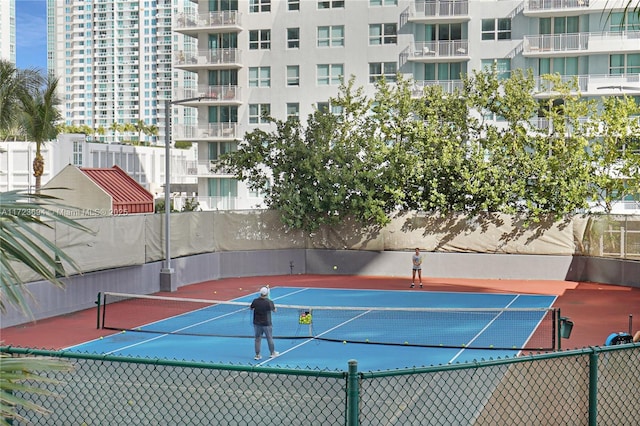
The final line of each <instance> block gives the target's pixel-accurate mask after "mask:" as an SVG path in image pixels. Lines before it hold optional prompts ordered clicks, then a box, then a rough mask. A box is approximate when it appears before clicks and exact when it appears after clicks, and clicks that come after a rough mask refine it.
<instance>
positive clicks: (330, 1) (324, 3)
mask: <svg viewBox="0 0 640 426" xmlns="http://www.w3.org/2000/svg"><path fill="white" fill-rule="evenodd" d="M338 8H344V0H318V9H338Z"/></svg>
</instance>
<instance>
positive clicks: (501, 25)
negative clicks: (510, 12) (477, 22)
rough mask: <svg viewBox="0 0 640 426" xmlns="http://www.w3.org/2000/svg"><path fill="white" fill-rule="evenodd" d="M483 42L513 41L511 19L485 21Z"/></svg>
mask: <svg viewBox="0 0 640 426" xmlns="http://www.w3.org/2000/svg"><path fill="white" fill-rule="evenodd" d="M482 39H483V40H511V19H509V18H498V19H483V20H482Z"/></svg>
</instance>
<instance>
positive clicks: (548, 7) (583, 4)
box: [524, 0, 589, 13]
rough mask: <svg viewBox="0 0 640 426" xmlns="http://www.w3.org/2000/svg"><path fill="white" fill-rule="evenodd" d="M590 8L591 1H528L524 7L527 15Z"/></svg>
mask: <svg viewBox="0 0 640 426" xmlns="http://www.w3.org/2000/svg"><path fill="white" fill-rule="evenodd" d="M588 8H589V0H527V1H526V2H525V5H524V10H525V13H526V12H528V11H531V12H543V11H553V10H564V9H588Z"/></svg>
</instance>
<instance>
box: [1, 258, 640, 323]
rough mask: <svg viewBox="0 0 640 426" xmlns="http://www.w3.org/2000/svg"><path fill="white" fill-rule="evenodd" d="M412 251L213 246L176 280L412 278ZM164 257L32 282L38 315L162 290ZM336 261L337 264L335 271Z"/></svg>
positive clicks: (429, 265) (562, 275)
mask: <svg viewBox="0 0 640 426" xmlns="http://www.w3.org/2000/svg"><path fill="white" fill-rule="evenodd" d="M411 254H412V252H392V251H385V252H374V251H356V250H350V251H345V250H309V249H290V250H256V251H238V252H215V253H206V254H200V255H196V256H189V257H182V258H177V259H173V260H172V262H171V267H172V268H173V269H174V271H175V280H176V286H177V287H182V286H184V285H188V284H194V283H199V282H203V281H209V280H217V279H221V278H231V277H243V276H244V277H247V276H259V275H265V276H269V275H287V274H290V273H293V274H324V275H336V274H340V275H372V276H390V277H402V276H406V277H407V283H408V282H409V279H410V274H411ZM424 255H425V257H424V262H423V273H424V276H428V277H442V278H480V279H482V278H485V279H524V280H526V279H536V280H565V279H566V280H571V281H592V282H602V283H608V284H620V285H625V286H630V287H640V262H632V261H622V260H617V259H604V258H588V257H571V256H536V255H499V254H472V253H425V254H424ZM162 266H163V265H162V262H153V263H147V264H145V265H140V266H131V267H126V268H117V269H109V270H104V271H98V272H92V273H86V274H83V275H77V276H73V277H70V278H68V279H66V288H65V289H58V288H56V287H54V286H52V285H51V284H50V283H49V282H46V281H38V282H32V283H28V284H27V286H26V287H27V289H28V290H29V292H30V293H31V294H32V295H33V301H32V302H31V303H30V306H31V310H32V312H33V319H35V320H40V319H44V318H49V317H53V316H57V315H63V314H67V313H70V312H75V311H78V310H82V309H87V308H92V307H94V306H95V302H96V299H97V294H98V293H99V292H106V291H112V292H123V293H138V294H150V293H155V292H158V291H159V289H160V270H161V269H162ZM334 266H335V267H336V269H334ZM0 319H1V322H0V323H1V324H2V327H9V326H13V325H18V324H23V323H25V322H29V321H30V320H31V319H30V318H28V317H25V316H24V315H22V314H20V313H19V312H18V311H16V310H15V309H13V308H11V307H10V308H9V309H8V310H7V312H6V313H4V314H2V316H1V317H0Z"/></svg>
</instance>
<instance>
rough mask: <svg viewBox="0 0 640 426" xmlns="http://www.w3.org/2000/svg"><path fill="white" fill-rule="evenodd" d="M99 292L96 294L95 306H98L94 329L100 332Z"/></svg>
mask: <svg viewBox="0 0 640 426" xmlns="http://www.w3.org/2000/svg"><path fill="white" fill-rule="evenodd" d="M100 294H101V293H100V292H98V298H97V299H96V305H97V306H98V312H97V315H96V329H98V330H100Z"/></svg>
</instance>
